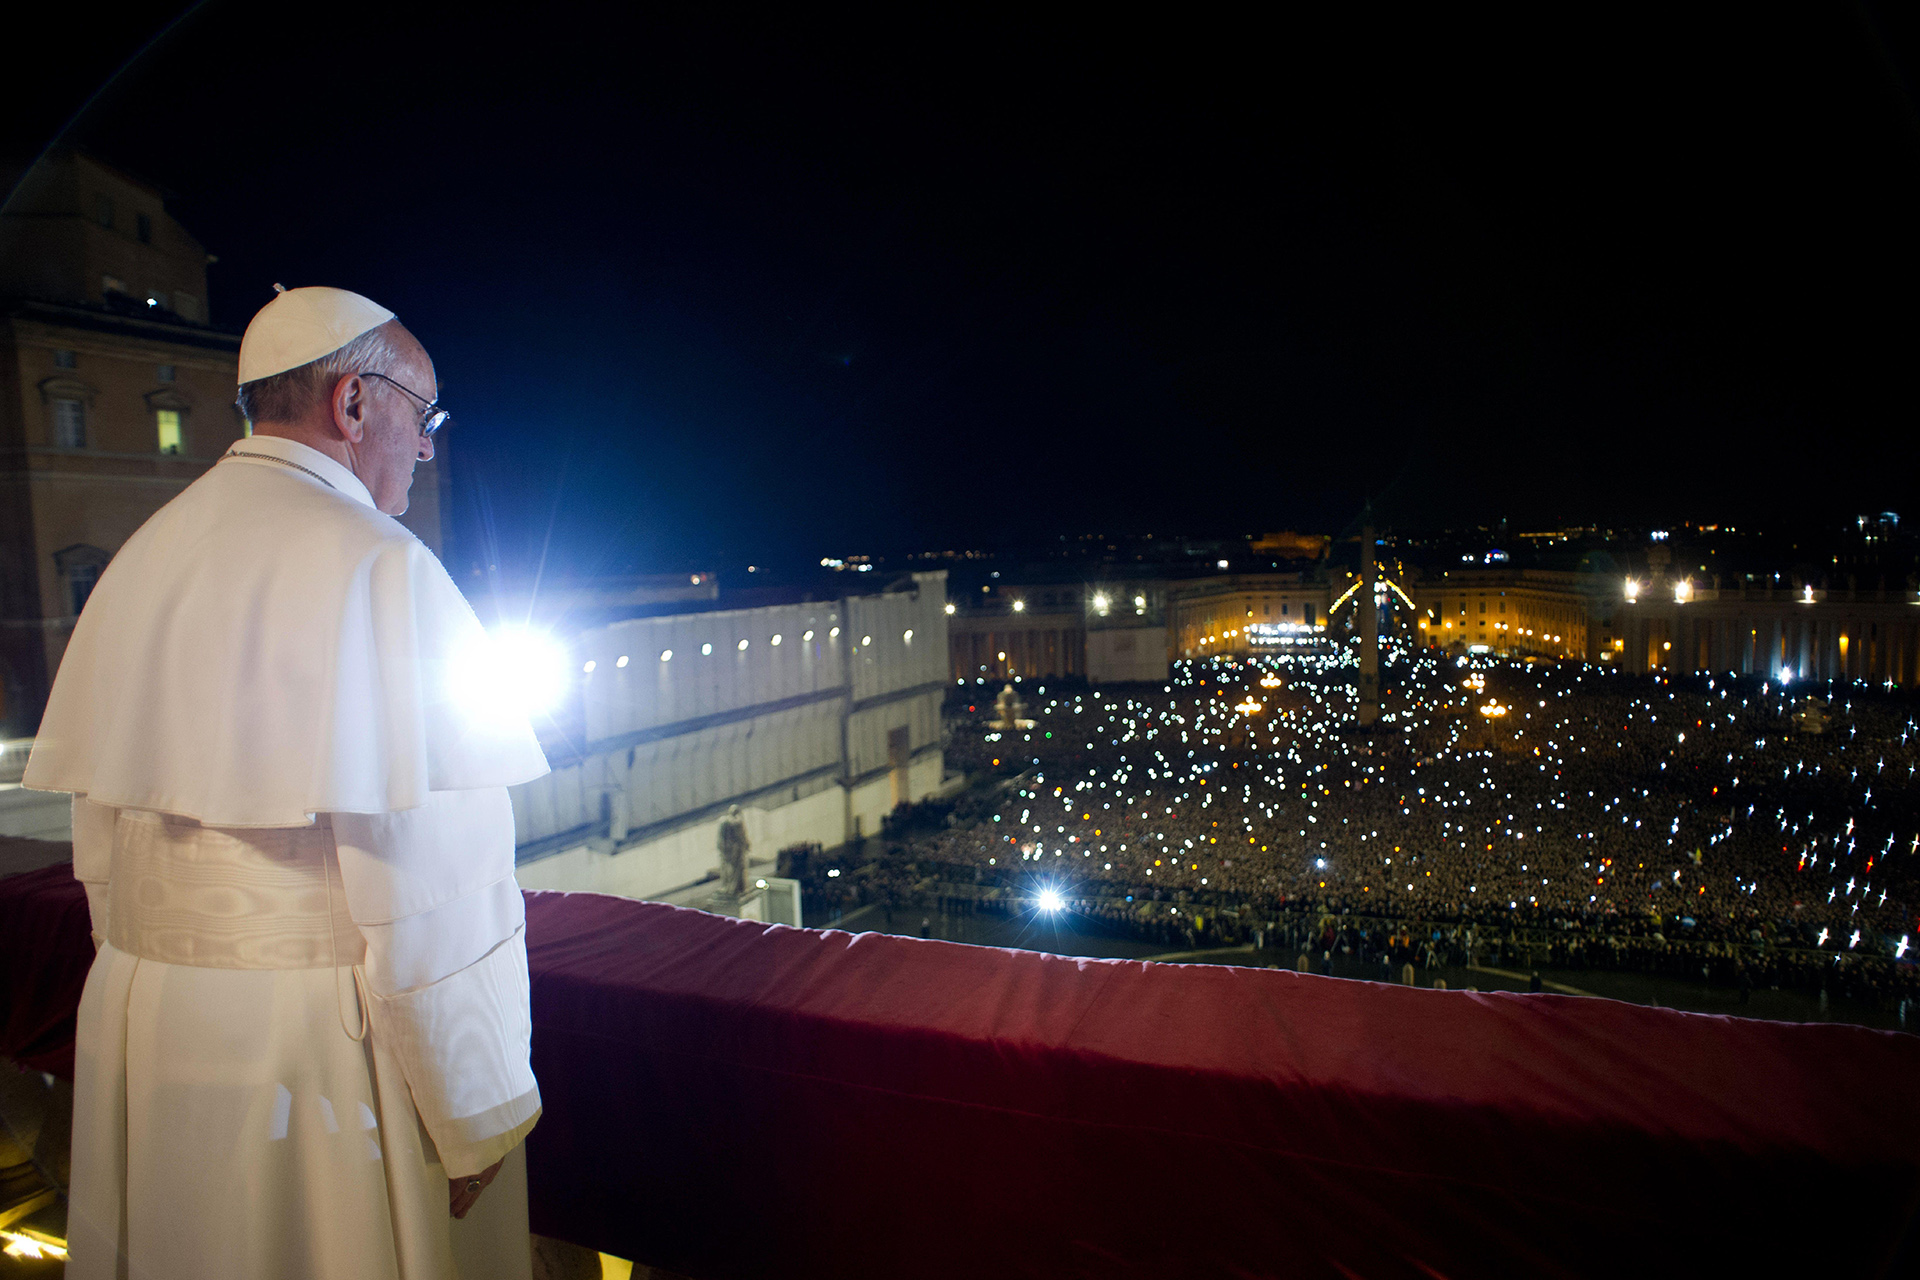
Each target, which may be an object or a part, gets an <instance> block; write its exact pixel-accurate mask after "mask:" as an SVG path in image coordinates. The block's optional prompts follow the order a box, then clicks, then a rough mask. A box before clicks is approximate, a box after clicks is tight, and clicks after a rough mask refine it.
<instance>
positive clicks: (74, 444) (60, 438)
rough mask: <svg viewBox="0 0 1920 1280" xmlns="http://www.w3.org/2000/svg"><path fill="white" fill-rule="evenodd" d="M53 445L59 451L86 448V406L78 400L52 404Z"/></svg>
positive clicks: (56, 401)
mask: <svg viewBox="0 0 1920 1280" xmlns="http://www.w3.org/2000/svg"><path fill="white" fill-rule="evenodd" d="M53 443H54V447H55V448H59V449H84V448H86V447H87V406H86V405H85V404H83V403H81V402H80V401H78V400H55V401H54V402H53Z"/></svg>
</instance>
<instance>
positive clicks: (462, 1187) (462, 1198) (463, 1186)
mask: <svg viewBox="0 0 1920 1280" xmlns="http://www.w3.org/2000/svg"><path fill="white" fill-rule="evenodd" d="M505 1163H506V1161H505V1160H504V1159H500V1160H495V1161H494V1162H493V1163H492V1164H490V1165H488V1166H487V1167H486V1168H484V1169H482V1170H481V1171H480V1172H478V1173H476V1174H474V1175H473V1176H472V1177H471V1178H448V1179H447V1212H448V1213H451V1214H452V1215H453V1216H454V1217H456V1218H464V1217H466V1216H467V1210H469V1209H471V1208H473V1202H474V1201H476V1200H478V1199H479V1198H480V1193H481V1192H482V1191H485V1190H486V1189H487V1186H488V1184H489V1183H491V1182H492V1181H493V1179H494V1177H495V1175H497V1174H498V1173H499V1172H500V1166H501V1165H503V1164H505ZM475 1184H478V1185H475Z"/></svg>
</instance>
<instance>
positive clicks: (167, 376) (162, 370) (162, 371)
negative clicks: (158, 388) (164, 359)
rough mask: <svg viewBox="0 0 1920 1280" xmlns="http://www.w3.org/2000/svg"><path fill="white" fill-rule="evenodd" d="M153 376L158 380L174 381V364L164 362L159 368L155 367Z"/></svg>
mask: <svg viewBox="0 0 1920 1280" xmlns="http://www.w3.org/2000/svg"><path fill="white" fill-rule="evenodd" d="M153 376H154V378H155V379H156V380H158V381H160V382H172V381H173V366H172V365H170V364H163V365H161V366H160V367H159V368H158V369H155V370H154V371H153Z"/></svg>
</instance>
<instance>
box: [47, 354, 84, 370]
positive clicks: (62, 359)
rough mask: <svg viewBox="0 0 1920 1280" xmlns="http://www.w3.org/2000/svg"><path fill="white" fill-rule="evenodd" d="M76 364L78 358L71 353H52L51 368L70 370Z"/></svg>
mask: <svg viewBox="0 0 1920 1280" xmlns="http://www.w3.org/2000/svg"><path fill="white" fill-rule="evenodd" d="M78 363H79V359H78V357H76V356H75V354H74V353H73V352H71V351H56V352H54V353H53V367H54V368H56V369H71V368H73V367H74V366H75V365H77V364H78Z"/></svg>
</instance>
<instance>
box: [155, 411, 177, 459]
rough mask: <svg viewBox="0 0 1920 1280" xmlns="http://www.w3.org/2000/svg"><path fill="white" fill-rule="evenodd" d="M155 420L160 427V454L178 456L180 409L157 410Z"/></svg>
mask: <svg viewBox="0 0 1920 1280" xmlns="http://www.w3.org/2000/svg"><path fill="white" fill-rule="evenodd" d="M153 416H154V420H155V421H156V422H157V423H158V424H159V427H160V452H162V453H170V454H173V455H175V456H178V455H179V454H180V453H181V451H182V450H181V447H180V411H179V410H178V409H157V410H155V411H154V415H153Z"/></svg>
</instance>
